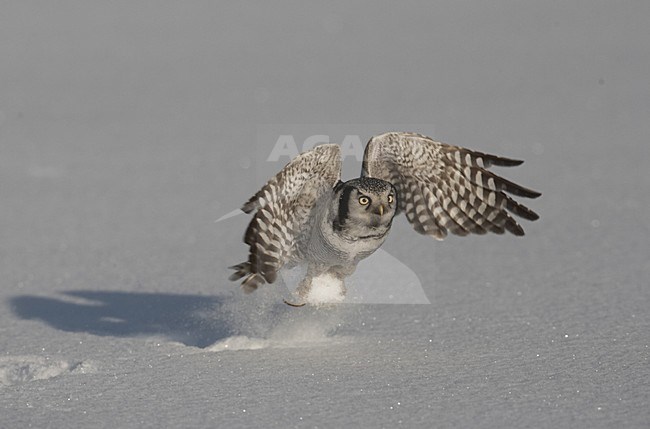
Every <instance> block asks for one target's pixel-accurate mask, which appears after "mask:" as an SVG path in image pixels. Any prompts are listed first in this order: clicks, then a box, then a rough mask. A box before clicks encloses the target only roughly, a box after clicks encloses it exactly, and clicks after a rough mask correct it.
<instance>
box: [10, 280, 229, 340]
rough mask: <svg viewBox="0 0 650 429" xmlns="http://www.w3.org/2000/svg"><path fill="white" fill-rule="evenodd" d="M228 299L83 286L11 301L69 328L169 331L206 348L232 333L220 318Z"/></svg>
mask: <svg viewBox="0 0 650 429" xmlns="http://www.w3.org/2000/svg"><path fill="white" fill-rule="evenodd" d="M223 302H224V299H223V298H218V297H213V296H201V295H180V294H165V293H136V292H118V291H89V290H77V291H67V292H63V295H62V296H61V297H57V298H50V297H39V296H30V295H23V296H17V297H14V298H12V299H11V301H10V304H11V308H12V309H13V311H14V313H15V314H16V315H18V316H19V317H21V318H23V319H30V320H41V321H43V322H45V323H47V324H48V325H50V326H52V327H54V328H56V329H60V330H63V331H68V332H87V333H90V334H94V335H100V336H116V337H129V336H139V335H163V336H165V337H167V338H169V339H171V340H174V341H179V342H182V343H183V344H186V345H190V346H196V347H205V346H208V345H210V344H212V343H214V342H215V341H218V340H220V339H222V338H225V337H227V336H229V335H231V334H232V332H231V329H230V327H229V326H228V324H227V323H225V322H224V321H223V320H222V319H220V318H218V317H215V315H217V312H218V308H219V307H220V306H221V305H222V304H223Z"/></svg>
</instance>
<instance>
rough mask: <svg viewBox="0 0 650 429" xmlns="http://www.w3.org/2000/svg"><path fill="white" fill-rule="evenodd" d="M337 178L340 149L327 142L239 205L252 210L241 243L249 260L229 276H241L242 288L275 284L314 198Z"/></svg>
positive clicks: (327, 188) (299, 158)
mask: <svg viewBox="0 0 650 429" xmlns="http://www.w3.org/2000/svg"><path fill="white" fill-rule="evenodd" d="M340 177H341V150H340V148H339V146H338V145H335V144H325V145H321V146H317V147H315V148H314V149H312V150H310V151H308V152H305V153H303V154H301V155H299V156H297V157H296V158H294V159H293V160H292V161H291V162H289V163H288V164H287V165H286V166H285V167H284V168H283V169H282V170H281V171H280V172H279V173H278V174H277V175H275V176H274V177H272V178H271V179H270V180H269V181H268V182H267V183H266V184H265V185H264V186H263V187H262V189H260V190H259V191H258V192H257V193H256V194H255V195H254V196H253V197H251V199H250V200H248V201H247V202H246V203H245V204H244V206H243V207H242V210H243V211H244V212H246V213H253V212H254V215H253V219H252V220H251V222H250V224H249V225H248V228H247V229H246V233H245V235H244V242H245V243H246V244H248V245H249V252H250V253H249V256H248V261H246V262H242V263H241V264H238V265H235V266H233V267H231V268H232V269H234V270H235V272H234V273H233V274H232V275H231V276H230V280H233V281H236V280H239V279H242V278H243V279H244V280H243V281H242V287H243V289H244V291H245V292H248V293H250V292H252V291H254V290H255V289H257V287H258V286H260V285H262V284H264V283H265V282H266V283H273V282H274V281H275V279H276V277H277V272H278V271H279V270H280V269H281V268H282V266H283V265H285V264H286V263H287V262H289V261H290V260H291V258H292V257H293V256H295V252H296V243H297V239H298V238H299V235H300V233H301V231H302V230H303V227H304V226H305V224H306V222H307V221H308V220H309V216H310V213H311V211H312V209H313V208H314V206H315V204H316V202H317V201H318V200H319V199H320V198H321V197H322V196H323V195H325V194H326V193H327V192H332V189H333V188H334V186H335V185H336V183H337V182H338V181H339V179H340Z"/></svg>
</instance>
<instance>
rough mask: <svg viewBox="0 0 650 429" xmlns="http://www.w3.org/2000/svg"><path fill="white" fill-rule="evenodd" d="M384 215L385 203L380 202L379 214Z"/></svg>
mask: <svg viewBox="0 0 650 429" xmlns="http://www.w3.org/2000/svg"><path fill="white" fill-rule="evenodd" d="M383 215H384V205H383V204H379V216H383Z"/></svg>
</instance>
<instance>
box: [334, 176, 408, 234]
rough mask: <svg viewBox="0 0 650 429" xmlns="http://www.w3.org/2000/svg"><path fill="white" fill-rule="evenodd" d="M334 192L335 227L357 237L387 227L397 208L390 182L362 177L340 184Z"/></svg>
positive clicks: (395, 196) (379, 232)
mask: <svg viewBox="0 0 650 429" xmlns="http://www.w3.org/2000/svg"><path fill="white" fill-rule="evenodd" d="M335 191H336V192H337V193H338V196H339V207H338V219H337V220H338V223H339V226H345V227H346V228H347V229H348V230H350V231H352V232H354V235H357V236H359V237H365V236H373V235H377V234H382V233H384V232H385V231H386V229H387V228H388V227H390V225H391V222H392V221H393V217H394V216H395V211H396V208H397V193H396V192H395V188H394V187H393V185H391V184H390V183H388V182H386V181H384V180H380V179H374V178H369V177H362V178H359V179H354V180H350V181H348V182H346V183H343V184H340V185H339V186H338V187H337V190H335Z"/></svg>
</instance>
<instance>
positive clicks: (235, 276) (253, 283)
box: [228, 262, 265, 293]
mask: <svg viewBox="0 0 650 429" xmlns="http://www.w3.org/2000/svg"><path fill="white" fill-rule="evenodd" d="M251 267H252V266H251V263H250V262H242V263H241V264H237V265H233V266H232V267H230V269H232V270H235V272H234V273H232V274H231V275H230V277H228V279H229V280H231V281H234V282H235V281H237V280H239V279H241V278H243V279H244V281H242V283H241V287H242V289H244V293H251V292H253V291H254V290H256V289H257V288H258V287H259V286H260V285H263V284H264V283H265V281H264V278H263V277H262V276H261V275H260V274H258V273H254V272H252V271H253V270H252V269H251Z"/></svg>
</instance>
